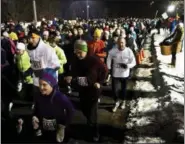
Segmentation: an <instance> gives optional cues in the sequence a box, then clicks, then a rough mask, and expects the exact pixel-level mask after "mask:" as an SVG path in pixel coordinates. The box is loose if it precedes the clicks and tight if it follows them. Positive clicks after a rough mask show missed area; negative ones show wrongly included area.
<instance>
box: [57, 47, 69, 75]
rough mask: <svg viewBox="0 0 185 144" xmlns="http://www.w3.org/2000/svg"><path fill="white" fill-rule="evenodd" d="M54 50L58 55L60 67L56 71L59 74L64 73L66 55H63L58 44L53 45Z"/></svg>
mask: <svg viewBox="0 0 185 144" xmlns="http://www.w3.org/2000/svg"><path fill="white" fill-rule="evenodd" d="M54 50H55V52H56V55H57V56H58V59H59V61H60V69H59V70H58V73H59V74H63V73H64V64H66V63H67V59H66V56H65V53H64V51H63V50H62V49H61V48H60V47H58V46H55V47H54Z"/></svg>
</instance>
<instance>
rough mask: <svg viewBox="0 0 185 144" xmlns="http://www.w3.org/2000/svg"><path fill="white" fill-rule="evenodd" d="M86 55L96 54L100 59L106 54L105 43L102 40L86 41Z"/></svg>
mask: <svg viewBox="0 0 185 144" xmlns="http://www.w3.org/2000/svg"><path fill="white" fill-rule="evenodd" d="M88 55H97V56H98V57H99V58H100V59H101V60H103V61H104V58H105V57H106V56H107V54H106V52H105V43H104V41H102V40H98V41H90V42H88Z"/></svg>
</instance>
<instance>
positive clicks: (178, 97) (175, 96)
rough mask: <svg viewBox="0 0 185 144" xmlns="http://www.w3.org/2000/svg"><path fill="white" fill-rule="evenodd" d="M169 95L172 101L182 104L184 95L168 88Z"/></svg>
mask: <svg viewBox="0 0 185 144" xmlns="http://www.w3.org/2000/svg"><path fill="white" fill-rule="evenodd" d="M170 97H171V101H172V102H173V103H178V104H181V105H184V95H183V94H179V93H177V92H175V91H172V90H170Z"/></svg>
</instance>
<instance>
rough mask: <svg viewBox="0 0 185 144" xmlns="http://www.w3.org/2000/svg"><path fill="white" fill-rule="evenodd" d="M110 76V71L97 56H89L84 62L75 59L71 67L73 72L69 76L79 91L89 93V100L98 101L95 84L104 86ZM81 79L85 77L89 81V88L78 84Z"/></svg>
mask: <svg viewBox="0 0 185 144" xmlns="http://www.w3.org/2000/svg"><path fill="white" fill-rule="evenodd" d="M107 75H108V69H107V67H106V65H105V64H104V63H103V62H102V61H101V60H100V59H99V58H98V57H97V56H87V57H86V58H85V59H83V60H79V59H78V58H76V57H75V58H74V60H73V63H72V65H71V71H70V72H69V73H68V76H72V77H73V81H72V83H77V85H78V91H79V92H81V91H84V90H85V91H89V94H88V95H87V98H90V99H96V100H97V99H98V96H99V94H98V95H97V92H98V91H100V90H97V89H96V88H95V87H94V84H95V83H100V84H103V83H104V81H105V79H106V77H107ZM79 77H85V78H86V80H87V86H85V87H84V86H81V85H79V83H78V82H77V79H78V78H79Z"/></svg>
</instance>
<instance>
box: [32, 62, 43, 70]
mask: <svg viewBox="0 0 185 144" xmlns="http://www.w3.org/2000/svg"><path fill="white" fill-rule="evenodd" d="M31 63H32V68H33V69H36V70H38V69H42V68H43V65H42V61H32V62H31Z"/></svg>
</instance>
